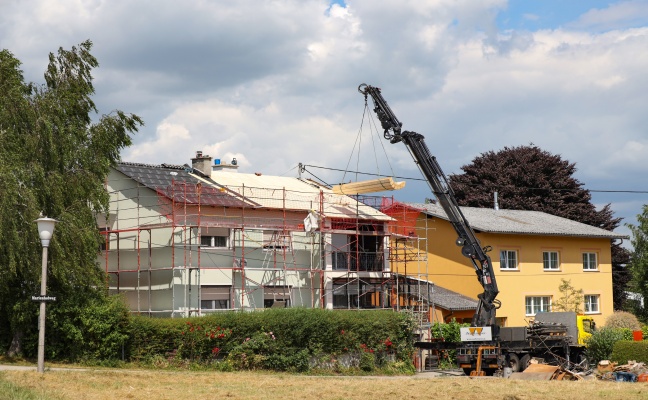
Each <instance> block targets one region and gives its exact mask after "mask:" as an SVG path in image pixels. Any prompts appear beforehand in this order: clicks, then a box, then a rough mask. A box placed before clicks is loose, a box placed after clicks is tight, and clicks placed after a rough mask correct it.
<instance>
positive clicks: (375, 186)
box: [332, 177, 405, 195]
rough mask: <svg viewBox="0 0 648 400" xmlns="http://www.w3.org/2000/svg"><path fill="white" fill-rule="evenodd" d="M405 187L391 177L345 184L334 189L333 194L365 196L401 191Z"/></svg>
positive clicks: (403, 183)
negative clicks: (366, 194) (367, 194)
mask: <svg viewBox="0 0 648 400" xmlns="http://www.w3.org/2000/svg"><path fill="white" fill-rule="evenodd" d="M404 187H405V182H394V180H393V179H392V178H391V177H388V178H379V179H372V180H368V181H361V182H351V183H343V184H341V185H335V186H333V187H332V190H333V193H336V194H348V195H354V194H363V193H376V192H383V191H386V190H399V189H402V188H404Z"/></svg>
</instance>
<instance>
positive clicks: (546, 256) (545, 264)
mask: <svg viewBox="0 0 648 400" xmlns="http://www.w3.org/2000/svg"><path fill="white" fill-rule="evenodd" d="M553 255H555V256H556V258H555V260H554V259H553V258H552V256H553ZM554 261H555V265H554ZM542 268H543V269H544V270H545V271H560V253H559V252H557V251H553V250H547V251H543V252H542Z"/></svg>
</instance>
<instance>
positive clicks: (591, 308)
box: [583, 294, 601, 314]
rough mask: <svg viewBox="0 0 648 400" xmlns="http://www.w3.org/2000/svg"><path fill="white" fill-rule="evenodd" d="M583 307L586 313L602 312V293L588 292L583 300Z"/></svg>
mask: <svg viewBox="0 0 648 400" xmlns="http://www.w3.org/2000/svg"><path fill="white" fill-rule="evenodd" d="M583 309H584V310H585V314H600V313H601V295H599V294H586V295H585V297H584V301H583Z"/></svg>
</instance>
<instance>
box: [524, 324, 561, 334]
mask: <svg viewBox="0 0 648 400" xmlns="http://www.w3.org/2000/svg"><path fill="white" fill-rule="evenodd" d="M527 332H528V334H529V335H533V336H565V335H566V334H567V327H566V326H565V325H563V324H560V323H557V322H538V321H534V322H532V323H530V324H529V327H528V328H527Z"/></svg>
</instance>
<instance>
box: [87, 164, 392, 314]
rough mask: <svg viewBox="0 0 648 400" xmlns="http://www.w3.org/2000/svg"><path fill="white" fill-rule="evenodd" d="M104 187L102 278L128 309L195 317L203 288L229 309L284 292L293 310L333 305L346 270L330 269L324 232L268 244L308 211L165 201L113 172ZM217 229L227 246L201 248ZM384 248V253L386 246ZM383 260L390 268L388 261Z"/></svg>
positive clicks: (253, 305)
mask: <svg viewBox="0 0 648 400" xmlns="http://www.w3.org/2000/svg"><path fill="white" fill-rule="evenodd" d="M107 186H108V187H107V189H108V191H109V193H110V196H111V203H110V205H111V206H110V207H111V208H110V214H109V218H106V219H107V221H106V220H104V221H103V223H102V221H101V218H99V220H98V223H99V225H100V227H104V226H105V227H107V228H108V229H109V232H108V233H107V238H108V240H107V245H108V250H106V251H103V252H102V253H101V254H99V256H98V262H99V265H100V267H101V268H102V269H105V270H106V272H107V273H108V274H109V277H108V284H109V290H110V292H111V293H120V294H122V295H123V296H125V297H126V299H127V300H128V303H129V305H130V308H131V310H133V311H136V312H140V313H143V314H146V313H149V314H151V315H157V316H188V315H195V314H197V313H198V312H199V310H200V309H201V300H202V298H201V288H204V287H212V288H218V289H217V290H219V291H221V292H219V293H222V290H229V293H230V297H229V300H228V301H229V308H230V309H248V308H263V307H264V302H265V303H266V304H267V302H268V300H269V299H270V298H273V297H284V295H286V294H287V295H289V297H290V306H293V307H330V308H333V303H332V296H331V293H330V290H331V287H332V279H333V277H336V278H339V276H338V275H344V274H345V273H344V272H342V271H332V266H331V256H330V254H331V244H330V239H331V235H330V234H328V235H325V236H326V238H328V239H329V240H328V241H327V240H326V238H321V237H320V235H322V234H321V233H320V232H313V233H311V232H304V231H303V228H298V229H296V230H293V231H290V232H288V234H289V236H288V237H285V238H283V242H284V243H287V244H288V245H277V244H275V245H274V246H273V245H270V246H269V243H268V241H269V236H270V237H271V236H272V235H271V234H270V235H269V232H272V231H274V230H281V229H283V226H285V225H289V226H292V227H293V228H294V227H297V226H299V225H300V224H301V223H302V222H303V219H304V218H305V217H306V215H307V214H308V211H291V210H283V209H281V210H279V209H252V208H250V209H244V210H243V209H237V208H227V207H214V206H211V207H210V206H206V205H202V206H201V207H200V208H199V207H197V206H190V205H185V204H177V203H176V204H171V203H170V202H169V201H168V199H166V198H161V197H160V195H158V193H156V192H155V191H154V190H151V189H147V188H145V187H141V185H139V184H138V183H137V182H135V181H134V180H132V179H130V178H128V177H127V176H126V175H124V174H122V173H120V172H118V171H112V172H111V174H110V176H109V178H108V185H107ZM174 225H175V226H174ZM302 226H303V225H302ZM199 227H200V228H199ZM210 229H213V230H212V231H210ZM224 230H225V231H228V232H229V238H228V241H227V246H225V247H205V246H201V245H200V236H201V235H207V236H209V234H210V233H211V234H213V235H214V236H222V232H223V231H224ZM344 240H345V241H346V238H345V239H344ZM383 240H386V239H383ZM384 243H386V242H384ZM383 251H384V254H385V255H386V254H387V246H385V245H383ZM383 260H384V267H383V269H384V271H389V265H388V258H387V257H386V256H385V257H383ZM325 268H326V270H325ZM382 274H383V272H360V273H355V275H354V277H353V278H352V277H348V279H357V278H358V276H361V277H366V278H375V279H376V280H378V281H380V282H382V281H383V280H384V279H382V278H384V276H383V275H382ZM346 275H349V274H348V272H347V273H346ZM273 288H279V289H273ZM322 288H325V289H324V291H327V290H328V293H327V295H328V297H326V299H328V300H329V301H326V300H324V299H325V297H324V294H323V293H322ZM214 290H216V289H214ZM273 290H274V292H273ZM275 292H276V293H275ZM279 292H281V293H279ZM273 293H274V294H273ZM277 293H278V294H277ZM218 296H222V294H219V295H218Z"/></svg>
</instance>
